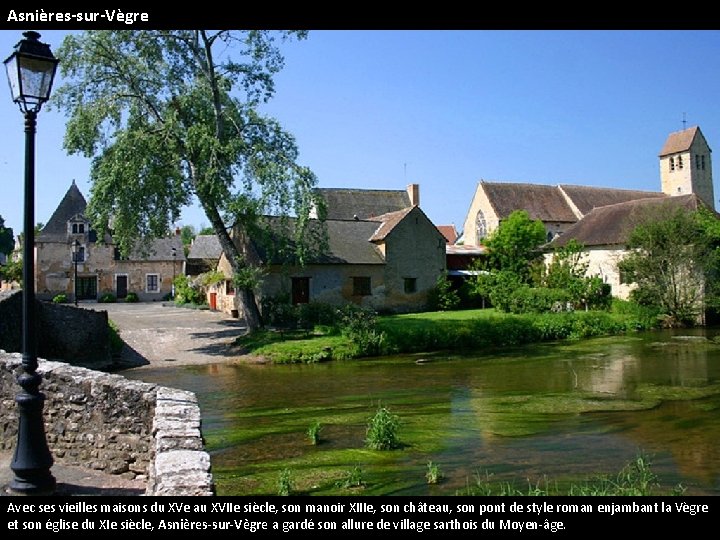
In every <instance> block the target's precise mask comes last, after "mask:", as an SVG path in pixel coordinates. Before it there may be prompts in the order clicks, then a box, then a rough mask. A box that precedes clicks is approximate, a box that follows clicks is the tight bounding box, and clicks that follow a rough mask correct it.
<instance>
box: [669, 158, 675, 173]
mask: <svg viewBox="0 0 720 540" xmlns="http://www.w3.org/2000/svg"><path fill="white" fill-rule="evenodd" d="M670 170H671V171H674V170H675V158H674V157H671V158H670Z"/></svg>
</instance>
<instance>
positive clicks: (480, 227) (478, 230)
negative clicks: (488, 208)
mask: <svg viewBox="0 0 720 540" xmlns="http://www.w3.org/2000/svg"><path fill="white" fill-rule="evenodd" d="M475 234H476V235H477V242H478V243H479V242H480V240H482V239H483V238H485V237H486V236H487V221H486V220H485V214H483V211H482V210H478V213H477V215H476V216H475Z"/></svg>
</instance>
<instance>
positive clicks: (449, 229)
mask: <svg viewBox="0 0 720 540" xmlns="http://www.w3.org/2000/svg"><path fill="white" fill-rule="evenodd" d="M437 230H438V231H440V232H441V233H442V235H443V236H444V237H445V240H447V243H448V244H454V243H455V240H457V238H458V233H457V229H455V225H437Z"/></svg>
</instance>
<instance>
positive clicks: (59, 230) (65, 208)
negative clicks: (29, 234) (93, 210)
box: [37, 180, 87, 242]
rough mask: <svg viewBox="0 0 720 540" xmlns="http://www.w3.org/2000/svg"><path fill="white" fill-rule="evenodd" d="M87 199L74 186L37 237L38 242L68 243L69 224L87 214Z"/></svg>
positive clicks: (73, 185)
mask: <svg viewBox="0 0 720 540" xmlns="http://www.w3.org/2000/svg"><path fill="white" fill-rule="evenodd" d="M86 206H87V202H85V197H83V194H82V193H80V190H79V189H78V187H77V186H76V185H75V181H74V180H73V183H72V185H71V186H70V188H69V189H68V190H67V192H66V193H65V196H64V197H63V198H62V200H61V201H60V204H59V205H58V207H57V208H56V209H55V212H53V215H52V216H51V217H50V219H49V220H48V222H47V223H46V224H45V226H44V227H43V229H42V231H40V234H38V236H37V241H38V242H66V241H67V234H68V231H67V222H68V221H69V220H70V219H72V218H73V217H74V216H76V215H78V214H83V213H84V212H85V207H86Z"/></svg>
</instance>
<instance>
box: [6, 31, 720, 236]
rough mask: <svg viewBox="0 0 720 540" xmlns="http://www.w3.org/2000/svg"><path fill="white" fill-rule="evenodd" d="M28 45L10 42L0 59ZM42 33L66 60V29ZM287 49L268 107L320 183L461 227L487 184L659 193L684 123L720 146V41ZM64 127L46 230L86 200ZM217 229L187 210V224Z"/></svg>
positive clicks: (10, 166)
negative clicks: (69, 198)
mask: <svg viewBox="0 0 720 540" xmlns="http://www.w3.org/2000/svg"><path fill="white" fill-rule="evenodd" d="M20 34H21V32H20V31H15V30H2V31H0V51H5V52H2V53H1V54H2V56H3V58H4V57H6V56H7V55H9V54H10V53H11V52H12V48H13V45H14V44H15V43H16V42H17V41H18V39H19V38H20V37H21V36H20ZM42 34H43V35H42V40H43V41H45V42H47V43H49V44H50V45H51V46H52V47H53V50H56V49H57V47H58V46H59V45H60V42H61V41H62V37H63V35H64V32H60V31H50V30H46V31H44V32H42ZM284 51H285V55H286V67H285V70H284V71H283V72H282V73H280V74H279V75H278V77H277V79H276V80H277V95H276V97H275V98H274V99H273V100H272V102H270V103H269V104H268V105H267V106H266V107H265V111H266V112H267V113H269V114H272V115H274V116H276V117H277V118H278V119H279V120H280V121H281V122H282V123H283V125H284V126H285V127H286V129H288V130H289V131H290V132H292V133H293V134H294V135H295V137H296V139H297V142H298V145H299V147H300V162H301V163H303V164H305V165H308V166H310V167H311V168H312V170H313V171H314V172H315V174H316V175H317V177H318V180H319V184H320V186H322V187H358V188H376V189H403V188H404V187H405V185H406V184H408V183H411V182H416V183H419V184H420V186H421V207H422V208H423V210H424V211H425V212H426V213H427V214H428V216H429V217H430V218H431V219H432V220H433V221H434V222H435V223H436V224H448V223H455V224H456V225H457V226H458V228H461V227H462V223H463V221H464V218H465V213H466V212H467V209H468V206H469V203H470V199H471V197H472V195H473V193H474V190H475V186H476V185H477V182H478V181H479V180H480V179H485V180H496V181H517V182H536V183H546V184H558V183H570V184H584V185H593V186H608V187H620V188H631V189H644V190H659V189H660V179H659V168H658V158H657V154H658V152H659V150H660V148H661V147H662V144H663V142H664V141H665V138H666V137H667V134H668V133H670V132H671V131H676V130H679V129H682V126H683V124H682V118H683V113H686V114H687V125H688V127H689V126H692V125H696V124H697V125H700V126H701V128H702V131H703V133H704V134H705V137H706V138H707V140H708V143H709V144H710V147H711V148H712V147H717V146H718V145H720V107H718V97H719V96H720V32H718V31H408V30H406V31H314V32H311V33H310V35H309V37H308V39H307V40H305V41H301V42H291V43H288V44H287V45H286V46H285V47H284ZM60 82H62V81H60ZM3 84H4V83H3ZM5 87H6V85H5ZM4 92H5V94H4V98H0V125H2V127H3V138H2V140H3V144H2V147H1V148H0V186H1V188H2V189H0V215H2V216H3V217H4V218H5V220H6V223H7V224H8V225H10V226H12V227H14V228H15V232H16V233H18V232H20V228H21V226H22V206H23V194H22V174H23V156H24V154H23V152H24V150H23V148H24V146H23V144H24V134H23V119H22V115H21V114H20V112H19V111H18V109H17V107H16V106H15V105H14V104H13V103H12V102H11V100H10V96H9V91H8V90H4ZM64 129H65V117H64V116H63V114H62V113H61V112H60V111H57V110H45V109H44V110H43V111H42V112H41V113H40V116H39V119H38V136H37V145H38V146H37V170H36V178H37V188H36V189H37V198H36V220H37V221H43V222H46V221H47V220H48V219H49V217H50V215H51V214H52V212H53V210H54V209H55V207H56V206H57V203H58V202H59V200H60V198H61V197H62V196H63V194H64V193H65V191H66V190H67V188H68V186H69V185H70V182H71V181H72V180H73V179H75V180H76V181H77V183H78V186H79V187H80V189H81V190H82V191H83V192H84V193H85V194H86V196H87V195H88V193H89V179H88V173H89V161H88V160H86V159H84V158H81V157H77V156H68V155H66V153H65V152H64V151H63V149H62V138H63V133H64ZM718 167H720V165H719V166H718ZM716 174H717V175H720V172H716ZM715 192H716V193H720V190H719V189H718V187H717V182H716V189H715ZM207 222H208V220H207V219H206V218H205V217H204V216H203V214H202V212H201V211H200V210H199V209H197V208H189V209H187V210H186V211H185V212H184V213H183V217H182V220H181V222H180V223H182V224H191V225H195V226H199V225H201V224H206V223H207Z"/></svg>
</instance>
